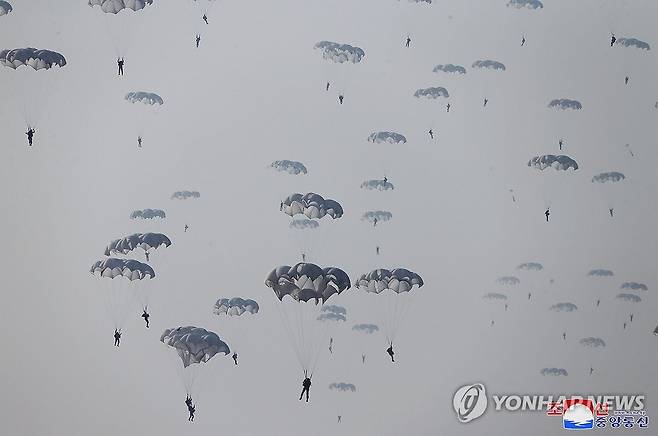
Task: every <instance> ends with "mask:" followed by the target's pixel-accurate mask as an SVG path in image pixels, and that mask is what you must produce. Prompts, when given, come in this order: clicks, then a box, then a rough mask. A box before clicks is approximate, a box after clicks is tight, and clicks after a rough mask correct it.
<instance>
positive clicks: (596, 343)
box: [580, 337, 605, 348]
mask: <svg viewBox="0 0 658 436" xmlns="http://www.w3.org/2000/svg"><path fill="white" fill-rule="evenodd" d="M580 345H582V346H583V347H589V348H602V347H605V341H604V340H603V339H601V338H595V337H588V338H583V339H581V340H580Z"/></svg>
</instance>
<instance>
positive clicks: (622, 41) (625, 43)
mask: <svg viewBox="0 0 658 436" xmlns="http://www.w3.org/2000/svg"><path fill="white" fill-rule="evenodd" d="M615 44H617V45H621V46H622V47H632V48H639V49H640V50H647V51H649V50H651V47H650V46H649V43H647V42H644V41H640V40H639V39H636V38H624V37H620V38H617V40H616V41H615Z"/></svg>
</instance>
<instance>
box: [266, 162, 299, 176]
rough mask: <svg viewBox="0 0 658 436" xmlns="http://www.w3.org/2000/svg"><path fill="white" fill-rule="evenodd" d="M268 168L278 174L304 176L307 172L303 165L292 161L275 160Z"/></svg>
mask: <svg viewBox="0 0 658 436" xmlns="http://www.w3.org/2000/svg"><path fill="white" fill-rule="evenodd" d="M270 167H272V168H274V169H275V170H277V171H279V172H282V173H283V172H285V173H288V174H294V175H297V174H306V173H307V170H306V167H305V166H304V164H303V163H301V162H296V161H294V160H275V161H274V162H272V164H271V165H270Z"/></svg>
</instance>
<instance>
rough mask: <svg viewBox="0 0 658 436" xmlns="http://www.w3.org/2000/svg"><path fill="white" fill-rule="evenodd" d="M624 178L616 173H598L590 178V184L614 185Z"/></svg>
mask: <svg viewBox="0 0 658 436" xmlns="http://www.w3.org/2000/svg"><path fill="white" fill-rule="evenodd" d="M625 178H626V176H624V175H623V174H622V173H619V172H617V171H611V172H608V173H600V174H597V175H595V176H594V177H592V183H608V182H610V183H616V182H621V181H622V180H624V179H625Z"/></svg>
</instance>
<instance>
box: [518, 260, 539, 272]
mask: <svg viewBox="0 0 658 436" xmlns="http://www.w3.org/2000/svg"><path fill="white" fill-rule="evenodd" d="M516 269H519V270H522V271H541V270H543V269H544V266H543V265H542V264H541V263H538V262H526V263H522V264H520V265H519V266H517V267H516Z"/></svg>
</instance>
